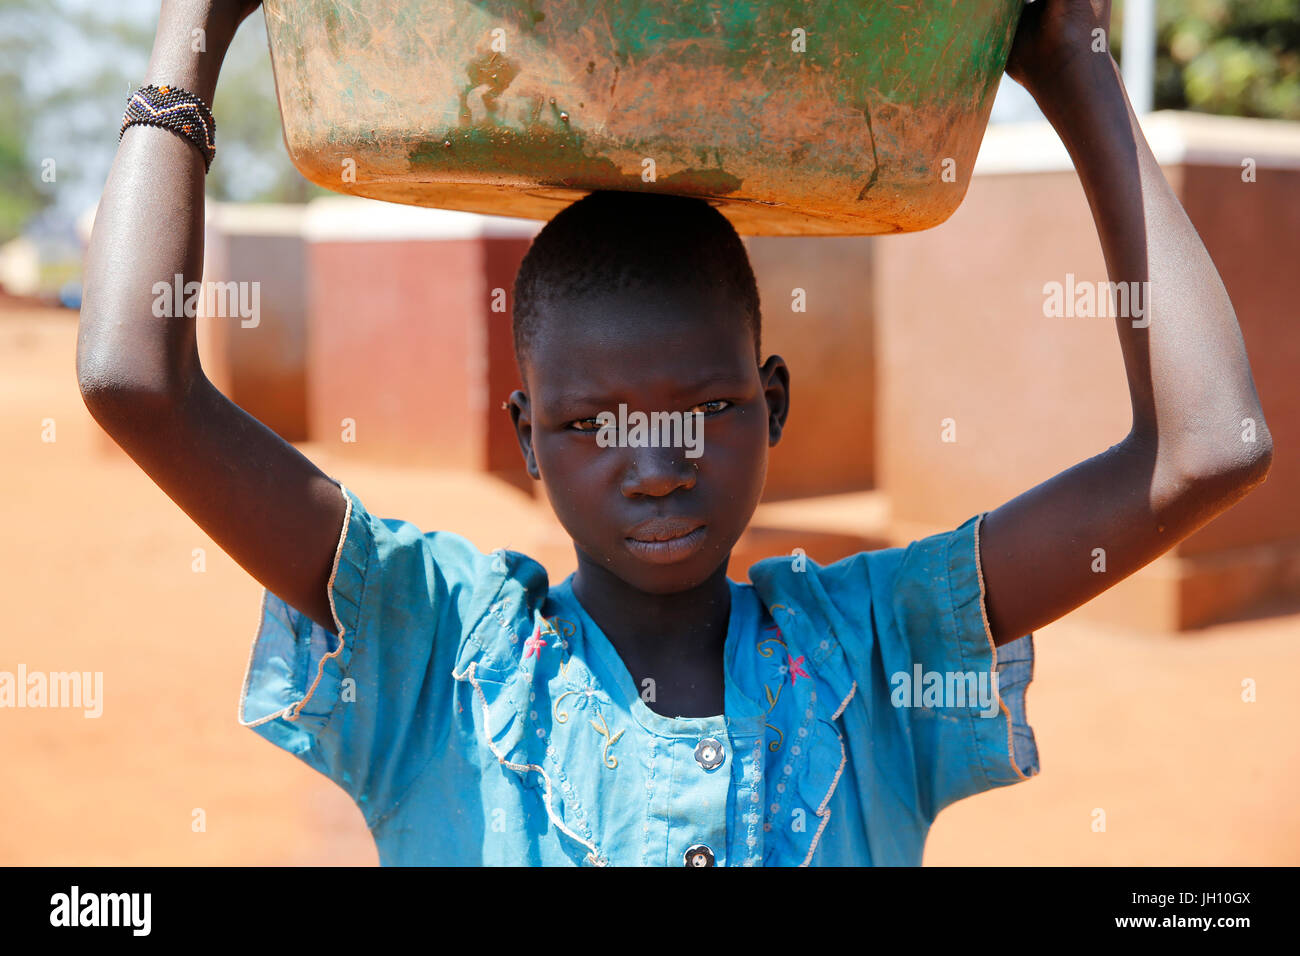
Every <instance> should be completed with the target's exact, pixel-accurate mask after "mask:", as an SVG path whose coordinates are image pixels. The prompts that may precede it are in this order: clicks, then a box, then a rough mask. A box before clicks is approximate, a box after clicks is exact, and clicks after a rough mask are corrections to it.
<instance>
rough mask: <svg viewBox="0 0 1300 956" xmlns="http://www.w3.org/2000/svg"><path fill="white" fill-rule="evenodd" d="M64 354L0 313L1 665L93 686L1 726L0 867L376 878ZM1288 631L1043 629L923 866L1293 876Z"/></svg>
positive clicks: (1297, 859) (528, 526) (339, 469)
mask: <svg viewBox="0 0 1300 956" xmlns="http://www.w3.org/2000/svg"><path fill="white" fill-rule="evenodd" d="M75 341H76V314H75V313H73V312H69V311H63V310H48V311H47V310H41V311H34V310H30V309H29V310H10V311H7V312H0V452H2V453H3V461H4V467H3V469H2V470H0V527H3V528H4V531H5V545H6V546H5V548H4V552H3V556H0V572H2V573H0V600H2V602H3V603H2V606H3V608H4V610H5V612H6V620H5V621H4V626H3V638H0V670H6V671H10V672H13V671H16V670H17V667H18V665H19V664H20V663H21V664H25V665H26V666H27V669H28V670H29V671H66V670H78V671H102V672H103V674H104V712H103V716H102V717H100V718H98V719H86V718H85V717H83V716H82V714H81V712H80V711H75V710H74V711H66V710H62V711H61V710H48V709H47V710H34V709H23V710H10V709H4V710H0V758H2V760H3V767H4V773H3V780H4V786H3V787H2V788H0V820H3V824H2V825H0V864H28V865H30V864H69V865H106V864H125V865H141V864H180V865H188V864H205V865H212V864H374V863H375V862H376V861H377V855H376V852H375V849H374V846H373V844H372V843H371V841H370V837H369V834H368V833H367V832H366V828H365V825H364V824H363V822H362V819H361V815H360V812H359V811H358V810H357V809H356V808H355V807H354V806H353V805H352V803H351V801H350V800H349V799H348V797H347V796H346V795H345V794H344V793H343V792H342V791H341V790H339V789H338V788H336V787H335V786H334V784H332V783H331V782H329V781H328V780H326V779H325V778H324V777H322V776H320V775H318V774H316V773H315V772H314V771H312V770H311V769H309V768H308V767H306V766H305V765H303V764H301V763H300V762H299V761H298V760H296V759H295V758H293V757H291V756H289V755H287V754H285V753H283V752H281V751H279V750H278V749H276V748H275V747H273V746H272V745H271V744H269V743H267V742H266V741H264V740H262V739H261V738H260V737H258V736H257V735H256V734H254V733H253V732H252V731H250V730H247V729H244V728H242V727H240V726H239V725H238V723H237V722H236V720H235V708H236V703H237V701H238V698H239V692H240V686H241V682H242V679H243V676H244V666H245V663H246V661H247V657H248V649H249V644H250V641H251V639H252V637H253V633H254V629H255V626H256V624H257V621H258V614H259V604H260V595H261V590H260V588H259V586H258V585H257V584H256V582H254V581H253V580H252V579H251V578H250V577H249V576H248V575H247V574H245V573H244V572H243V571H242V570H241V569H240V568H239V567H238V566H236V565H235V564H234V563H233V562H232V561H231V560H230V559H229V558H227V557H226V556H225V554H223V553H222V552H221V551H220V550H219V549H218V548H216V547H215V546H214V545H213V544H212V543H211V541H209V539H208V538H207V537H206V535H204V534H203V533H202V532H201V531H200V530H199V529H198V528H197V527H195V526H194V525H193V523H192V522H191V521H190V520H189V519H188V518H187V517H186V516H185V515H184V514H183V513H182V512H181V511H180V509H178V508H177V507H176V506H175V505H174V504H172V502H171V501H170V500H169V499H167V498H166V497H165V496H164V495H163V494H162V492H161V491H159V490H158V488H157V487H156V486H155V485H154V484H153V483H152V482H151V481H150V480H149V478H148V477H146V476H145V475H144V474H143V473H142V472H141V471H140V470H139V469H138V468H137V467H136V466H135V465H134V463H132V462H131V461H130V460H129V459H128V458H127V457H126V456H125V455H124V454H122V453H120V452H119V451H116V450H110V451H106V450H105V446H104V443H103V442H102V441H101V440H100V438H99V436H98V435H97V432H98V427H97V426H96V425H95V423H94V422H93V421H92V420H91V418H90V416H89V414H88V413H87V412H86V410H85V407H84V405H83V404H82V402H81V398H80V396H79V395H78V392H77V387H76V381H75V361H74V356H75ZM47 418H48V419H53V420H54V424H55V429H56V432H55V435H56V440H55V441H54V442H43V441H42V440H41V432H42V429H43V428H44V427H45V425H44V424H43V420H44V419H47ZM301 447H302V448H303V451H304V452H305V453H306V454H307V455H308V456H309V457H311V458H312V459H313V460H314V461H315V462H316V463H317V464H318V465H319V466H320V467H321V468H322V469H323V470H324V471H326V472H327V473H329V474H332V475H336V476H338V477H339V478H341V479H342V480H343V481H344V482H345V483H346V484H348V485H349V487H351V488H353V489H354V490H356V491H357V493H358V494H359V495H360V496H361V498H362V500H364V501H365V502H366V503H367V506H368V507H369V508H370V509H371V510H372V511H373V512H374V513H376V514H379V515H381V516H384V517H389V516H397V517H403V518H407V519H409V520H412V521H414V522H415V523H416V524H418V525H419V526H420V527H422V528H424V529H426V530H429V529H433V528H437V527H450V528H454V530H456V531H459V532H461V533H463V534H466V535H467V536H469V537H470V538H471V539H473V540H474V541H475V542H476V543H477V544H478V545H479V546H480V547H481V548H483V549H485V550H486V549H491V548H492V547H497V546H505V547H512V548H515V549H517V550H521V551H525V552H530V551H531V552H533V553H537V552H538V551H546V552H547V553H548V554H552V555H554V554H555V553H556V549H555V547H554V544H555V541H556V535H557V533H559V532H558V531H557V529H558V526H557V524H556V522H555V520H554V518H553V517H552V516H551V514H550V512H549V510H548V509H547V508H546V507H545V505H544V504H538V503H535V502H534V501H533V500H532V499H529V498H528V497H526V496H525V495H522V494H521V493H520V492H518V491H515V490H513V489H510V488H508V487H505V486H503V485H500V484H497V483H495V482H492V481H489V480H486V479H482V478H479V477H476V476H473V475H467V474H463V473H453V472H437V471H424V470H416V469H395V468H385V467H379V466H376V465H373V464H363V463H358V462H352V461H347V460H345V459H346V456H345V455H343V454H341V453H340V452H339V451H338V450H337V449H335V450H327V449H326V448H324V447H320V446H315V445H303V446H301ZM998 503H999V502H989V506H990V507H992V506H994V505H996V504H998ZM846 520H847V519H846ZM199 547H202V548H204V549H206V552H207V570H206V572H204V573H195V572H193V571H192V570H191V561H192V557H191V553H192V550H193V549H194V548H199ZM559 553H563V552H559ZM567 561H568V563H567V564H566V565H564V566H560V564H559V562H558V560H557V561H552V566H551V570H552V574H553V579H556V580H558V578H559V577H560V576H562V575H564V574H567V573H568V572H569V571H570V570H572V556H571V554H570V555H569V557H568V558H567ZM1297 637H1300V616H1295V615H1292V616H1284V617H1272V618H1264V619H1259V620H1254V621H1248V622H1242V623H1237V624H1232V625H1229V626H1221V627H1216V628H1213V629H1211V630H1208V631H1205V632H1201V633H1198V634H1195V635H1183V636H1181V637H1174V636H1166V635H1150V634H1139V633H1123V632H1119V631H1115V630H1113V629H1110V630H1105V629H1100V628H1097V627H1095V626H1091V625H1087V624H1084V623H1080V622H1076V621H1072V620H1070V619H1068V618H1067V619H1066V620H1065V621H1063V622H1058V623H1056V624H1054V625H1052V626H1050V627H1047V628H1044V629H1043V630H1042V631H1041V632H1039V633H1038V635H1037V637H1036V641H1037V647H1038V664H1037V673H1036V675H1035V681H1034V684H1033V686H1032V687H1031V689H1030V691H1029V697H1028V708H1029V716H1030V721H1031V723H1032V724H1033V726H1034V729H1035V732H1036V735H1037V739H1038V746H1039V751H1040V754H1041V758H1042V767H1043V772H1042V773H1041V775H1039V776H1038V777H1036V778H1034V779H1032V780H1030V781H1028V782H1027V783H1022V784H1019V785H1017V786H1014V787H1009V788H1005V789H1002V790H997V791H993V792H991V793H987V794H982V795H979V796H976V797H973V798H971V799H969V800H965V801H963V802H961V803H959V804H957V805H955V806H953V807H951V808H950V809H948V810H947V811H945V812H944V813H943V814H942V815H941V816H940V818H939V820H938V822H937V823H936V825H935V827H934V830H933V833H932V836H931V839H930V842H929V845H928V848H927V851H926V863H927V864H931V865H935V864H940V865H952V864H1052V865H1080V864H1084V865H1088V864H1140V865H1141V864H1292V865H1294V864H1297V863H1300V792H1298V788H1297V781H1298V780H1300V735H1298V734H1297V733H1296V727H1297V726H1298V725H1300V697H1298V696H1297V694H1296V692H1295V684H1294V681H1295V679H1296V674H1297V673H1298V672H1300V640H1297ZM1245 678H1253V679H1254V680H1255V681H1256V682H1257V687H1258V690H1257V693H1258V701H1257V702H1256V703H1244V702H1243V701H1242V700H1241V686H1242V681H1243V679H1245ZM196 808H201V809H202V810H203V811H204V813H205V815H206V829H205V830H204V831H203V832H197V833H196V832H194V831H193V830H192V827H191V820H192V819H193V816H192V815H193V812H194V810H195V809H196ZM1095 808H1101V809H1103V810H1104V811H1105V814H1106V829H1105V832H1093V829H1092V821H1093V811H1094V809H1095Z"/></svg>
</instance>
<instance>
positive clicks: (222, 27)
mask: <svg viewBox="0 0 1300 956" xmlns="http://www.w3.org/2000/svg"><path fill="white" fill-rule="evenodd" d="M261 4H262V0H166V2H164V3H163V8H162V13H161V15H160V17H159V20H160V22H165V21H166V20H167V19H168V18H169V17H178V18H180V19H182V20H184V21H185V22H186V23H188V24H190V25H191V29H193V28H202V29H203V30H204V31H205V33H206V34H207V37H206V41H207V44H208V45H211V44H214V43H215V44H216V45H217V48H218V49H220V50H221V51H223V52H224V51H225V48H226V47H227V46H228V45H229V44H230V41H231V40H232V39H233V38H234V36H235V31H236V30H238V29H239V25H240V24H241V23H243V22H244V21H245V20H246V19H248V15H249V14H251V13H252V12H253V11H254V10H256V9H257V8H258V7H259V6H261Z"/></svg>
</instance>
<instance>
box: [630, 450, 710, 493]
mask: <svg viewBox="0 0 1300 956" xmlns="http://www.w3.org/2000/svg"><path fill="white" fill-rule="evenodd" d="M623 451H624V452H625V453H626V454H627V456H628V458H627V465H626V467H625V468H624V471H623V485H622V486H623V494H624V495H625V496H627V497H628V498H634V497H636V496H638V495H650V496H653V497H662V496H664V495H669V494H672V493H673V492H674V491H676V490H677V489H678V488H693V487H695V476H696V475H697V474H698V472H699V466H698V465H697V464H696V463H695V461H694V460H692V459H690V458H688V457H686V454H685V452H684V451H683V449H681V448H627V449H623Z"/></svg>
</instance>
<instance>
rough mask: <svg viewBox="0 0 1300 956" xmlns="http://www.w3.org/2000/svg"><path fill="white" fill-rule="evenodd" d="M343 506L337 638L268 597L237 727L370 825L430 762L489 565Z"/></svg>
mask: <svg viewBox="0 0 1300 956" xmlns="http://www.w3.org/2000/svg"><path fill="white" fill-rule="evenodd" d="M339 490H340V493H342V494H343V496H344V498H345V499H346V502H347V509H346V513H345V517H344V520H343V527H342V529H341V532H340V537H339V543H338V548H337V551H336V553H335V559H334V566H333V569H332V572H331V575H330V580H329V600H330V608H331V611H332V613H333V616H334V622H335V629H336V630H337V632H338V633H337V636H336V635H335V634H331V633H330V632H329V631H327V630H326V629H324V628H322V627H320V626H319V625H318V624H316V622H314V621H313V620H311V619H310V618H309V617H307V616H306V615H304V614H302V613H300V612H299V611H297V610H296V609H294V608H292V607H290V606H289V605H288V604H287V603H285V602H284V601H283V600H281V599H280V598H279V597H277V596H276V595H275V594H273V593H271V592H270V591H265V592H264V593H263V598H262V617H261V622H260V625H259V627H258V631H257V635H256V637H255V638H254V641H253V646H252V650H251V652H250V656H249V662H248V670H247V674H246V676H245V679H244V688H243V693H242V695H241V698H240V704H239V722H240V723H241V724H243V725H244V726H246V727H250V728H251V729H253V730H254V731H255V732H257V733H258V734H260V735H261V736H263V737H265V738H266V739H267V740H269V741H271V742H272V743H274V744H275V745H276V746H279V747H282V748H283V749H285V750H287V751H289V752H290V753H292V754H294V755H295V756H297V757H298V758H299V759H301V760H303V761H304V762H306V763H307V764H308V765H310V766H311V767H313V768H315V769H316V770H318V771H319V772H321V773H323V774H325V775H326V776H328V777H329V778H330V779H331V780H334V781H335V782H336V783H337V784H339V786H341V787H342V788H343V789H344V790H346V791H347V792H348V794H349V795H351V796H352V798H353V799H354V800H355V801H356V803H357V805H358V806H359V807H360V808H361V810H362V813H363V815H364V816H365V819H366V822H367V824H368V825H370V826H371V827H372V828H373V827H374V826H375V825H376V824H377V823H378V821H379V820H381V819H382V818H383V817H384V816H385V815H386V814H387V813H388V811H389V810H390V809H391V808H392V807H393V806H395V805H396V804H397V802H398V801H400V799H401V797H402V796H403V795H404V793H405V792H406V790H407V789H408V788H409V787H410V785H411V784H412V783H413V782H414V780H415V779H416V778H417V777H418V775H419V773H420V771H421V770H423V769H424V768H425V767H426V766H427V765H428V763H429V761H430V760H431V758H432V757H433V755H434V753H435V752H436V748H437V746H438V741H439V739H440V737H442V736H445V734H446V733H447V728H448V726H449V722H450V714H449V710H450V706H451V699H452V696H451V695H452V688H451V683H452V682H451V681H450V680H449V678H448V675H449V673H450V671H451V667H452V664H453V662H454V660H455V658H456V655H457V652H458V650H459V647H460V643H461V639H462V636H463V634H464V633H465V632H466V631H467V629H468V627H469V626H470V625H472V623H473V621H472V620H469V619H470V618H472V617H474V616H476V615H477V616H481V614H482V613H483V610H484V607H485V605H486V601H485V600H482V598H483V595H482V593H481V591H482V590H483V588H484V587H487V586H489V584H490V581H491V578H492V574H491V562H492V557H491V556H490V555H486V554H483V553H482V552H480V551H479V550H478V549H477V548H476V547H474V545H473V544H472V543H471V542H470V541H468V540H467V539H466V538H463V537H461V536H460V535H456V534H452V533H450V532H428V533H424V532H421V531H420V530H419V528H417V527H416V526H415V525H413V524H411V523H410V522H407V521H400V520H396V519H386V518H385V519H381V518H376V517H374V516H373V515H371V514H370V513H369V512H368V511H367V510H366V508H365V506H364V505H363V504H362V502H361V500H360V499H359V498H358V497H357V496H356V495H355V494H353V493H352V492H351V491H349V490H348V489H346V488H344V487H343V485H342V484H339Z"/></svg>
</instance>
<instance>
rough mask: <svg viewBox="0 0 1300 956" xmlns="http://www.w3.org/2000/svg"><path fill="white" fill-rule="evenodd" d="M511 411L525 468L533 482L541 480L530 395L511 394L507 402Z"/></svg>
mask: <svg viewBox="0 0 1300 956" xmlns="http://www.w3.org/2000/svg"><path fill="white" fill-rule="evenodd" d="M506 406H507V407H508V408H509V409H510V421H511V422H512V423H513V424H514V426H515V438H517V439H518V440H519V450H520V451H521V452H523V455H524V467H525V468H527V469H528V474H529V475H531V476H532V478H533V480H535V481H540V480H541V477H542V475H541V472H539V471H538V470H537V456H536V455H534V454H533V416H532V406H531V405H530V404H529V403H528V393H526V392H522V391H520V390H518V389H516V390H515V391H513V392H511V393H510V398H509V399H508V400H507V402H506Z"/></svg>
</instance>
